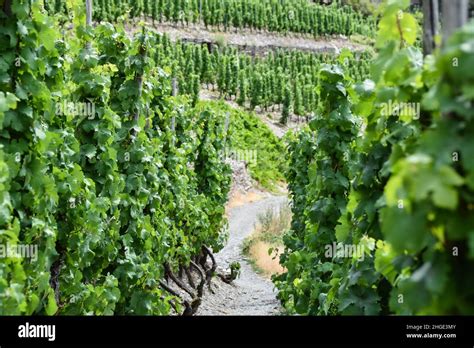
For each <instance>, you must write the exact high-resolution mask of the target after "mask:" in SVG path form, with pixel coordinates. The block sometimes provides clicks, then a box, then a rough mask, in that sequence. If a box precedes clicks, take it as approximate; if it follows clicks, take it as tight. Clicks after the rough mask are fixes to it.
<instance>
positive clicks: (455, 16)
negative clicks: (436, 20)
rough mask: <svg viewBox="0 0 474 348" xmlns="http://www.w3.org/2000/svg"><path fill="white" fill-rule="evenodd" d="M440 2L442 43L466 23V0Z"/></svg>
mask: <svg viewBox="0 0 474 348" xmlns="http://www.w3.org/2000/svg"><path fill="white" fill-rule="evenodd" d="M441 1H442V8H441V10H442V28H443V43H445V42H446V40H447V39H448V38H449V37H450V36H451V35H452V34H453V33H454V32H455V31H456V29H458V28H460V27H462V26H463V25H465V24H466V23H467V18H468V8H469V6H468V5H469V4H468V0H441Z"/></svg>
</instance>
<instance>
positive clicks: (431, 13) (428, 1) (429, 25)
mask: <svg viewBox="0 0 474 348" xmlns="http://www.w3.org/2000/svg"><path fill="white" fill-rule="evenodd" d="M438 24H439V2H438V0H423V52H424V54H425V55H428V54H431V53H432V52H433V50H434V49H435V47H436V44H435V36H436V35H438Z"/></svg>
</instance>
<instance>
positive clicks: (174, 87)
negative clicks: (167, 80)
mask: <svg viewBox="0 0 474 348" xmlns="http://www.w3.org/2000/svg"><path fill="white" fill-rule="evenodd" d="M171 95H172V96H173V97H176V96H177V95H178V82H177V81H176V77H173V78H172V79H171Z"/></svg>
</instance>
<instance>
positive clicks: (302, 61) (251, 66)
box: [155, 35, 372, 123]
mask: <svg viewBox="0 0 474 348" xmlns="http://www.w3.org/2000/svg"><path fill="white" fill-rule="evenodd" d="M155 54H156V56H155V61H156V62H157V63H158V65H159V66H161V67H163V68H165V69H166V68H169V69H170V71H171V75H172V76H174V77H176V78H177V82H178V87H179V88H178V89H179V93H181V94H187V95H191V98H192V102H193V103H196V102H197V100H198V99H199V92H200V90H201V87H202V84H205V85H207V86H208V88H212V89H217V90H218V91H219V92H220V95H221V96H222V97H224V98H231V99H232V98H234V99H235V100H236V101H237V102H238V104H239V105H241V106H246V107H248V108H250V109H254V108H255V107H257V106H258V107H260V108H261V109H264V110H265V111H267V110H268V109H269V108H270V107H272V110H273V109H274V108H275V106H278V108H279V109H280V110H282V109H283V110H286V113H283V116H284V117H283V118H282V121H283V123H286V121H287V118H288V116H289V115H290V114H292V113H294V114H296V115H298V116H309V114H310V113H311V112H313V110H315V109H316V107H317V105H318V100H317V96H316V92H315V91H316V90H315V88H314V87H315V86H316V85H317V84H318V73H319V69H320V68H321V66H322V64H325V63H336V62H337V57H335V56H334V55H332V54H315V53H304V52H298V51H287V50H277V51H276V52H273V51H271V52H269V53H268V54H267V55H265V56H256V57H252V56H250V55H248V54H245V53H240V52H239V51H238V49H237V48H233V47H228V46H227V47H215V48H213V49H212V51H211V52H210V51H209V46H208V45H199V44H192V43H183V42H180V41H178V42H176V43H172V42H171V41H170V39H169V38H168V37H167V36H166V35H163V36H161V40H159V44H158V45H157V46H156V53H155ZM371 57H372V53H371V52H369V51H367V52H360V53H358V54H357V56H356V57H352V56H348V57H347V60H346V62H345V64H344V66H345V67H346V68H347V71H348V73H349V74H350V75H351V76H352V77H353V78H354V79H355V80H357V81H362V80H364V79H365V78H366V77H367V76H368V70H369V69H368V67H369V60H370V58H371ZM283 110H282V111H283Z"/></svg>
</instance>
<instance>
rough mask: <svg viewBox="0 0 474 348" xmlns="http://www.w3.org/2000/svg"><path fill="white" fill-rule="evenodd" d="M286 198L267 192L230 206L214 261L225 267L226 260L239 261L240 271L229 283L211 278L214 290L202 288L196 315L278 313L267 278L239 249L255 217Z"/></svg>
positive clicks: (277, 306) (277, 305)
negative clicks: (224, 235) (226, 228)
mask: <svg viewBox="0 0 474 348" xmlns="http://www.w3.org/2000/svg"><path fill="white" fill-rule="evenodd" d="M286 201H287V197H285V196H269V197H268V198H264V199H262V200H260V201H257V202H253V203H248V204H244V205H242V206H238V207H235V208H233V209H232V210H231V211H230V217H229V240H228V243H227V245H226V246H225V247H224V249H223V250H221V251H220V252H219V253H217V254H216V255H215V256H216V261H217V263H218V265H219V266H220V267H221V268H224V269H227V268H228V267H229V265H230V263H232V262H234V261H237V262H240V264H241V274H240V277H239V278H238V279H236V280H235V281H234V282H233V284H226V283H224V282H222V281H221V280H220V279H218V278H215V279H214V280H213V282H212V288H213V290H214V292H215V293H214V294H211V293H210V292H209V291H206V293H205V294H204V297H203V299H202V304H201V306H200V307H199V310H198V312H197V315H278V314H279V313H280V304H279V302H278V300H277V299H276V291H275V290H274V287H273V284H272V282H271V281H270V280H268V279H264V278H263V277H261V276H259V275H258V274H256V273H255V272H254V271H253V269H252V266H251V265H250V264H249V263H248V262H247V261H246V259H245V258H244V256H243V255H242V253H241V248H242V242H243V241H244V239H245V237H247V236H248V235H249V234H251V233H252V231H253V229H254V226H255V224H256V222H257V217H258V215H259V214H260V213H263V212H264V211H266V210H267V209H270V208H272V207H278V206H280V205H281V204H284V203H285V202H286Z"/></svg>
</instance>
